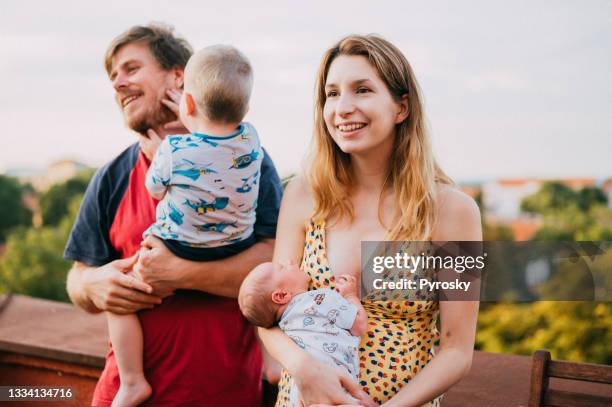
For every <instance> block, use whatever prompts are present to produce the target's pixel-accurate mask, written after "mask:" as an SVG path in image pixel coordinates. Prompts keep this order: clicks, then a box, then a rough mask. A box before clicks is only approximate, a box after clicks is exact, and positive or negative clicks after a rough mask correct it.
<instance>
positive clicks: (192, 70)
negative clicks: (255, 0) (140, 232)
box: [108, 46, 263, 407]
mask: <svg viewBox="0 0 612 407" xmlns="http://www.w3.org/2000/svg"><path fill="white" fill-rule="evenodd" d="M252 85H253V74H252V69H251V65H250V64H249V61H248V60H247V59H246V57H245V56H244V55H243V54H242V53H240V52H239V51H238V50H237V49H235V48H233V47H230V46H213V47H208V48H205V49H203V50H201V51H199V52H197V53H196V54H194V55H193V56H192V57H191V58H190V59H189V62H188V63H187V66H186V67H185V84H184V91H183V94H182V96H181V101H180V119H181V122H182V123H183V125H184V126H185V127H186V128H187V129H188V130H189V131H190V134H186V135H174V136H172V135H171V136H168V137H166V138H165V139H164V140H163V142H162V143H161V144H160V146H159V148H158V150H157V153H156V155H155V158H154V160H153V162H152V163H151V166H150V168H149V171H148V173H147V177H146V187H147V189H148V190H149V193H150V194H151V196H152V197H154V198H156V199H158V200H161V202H159V204H158V205H157V209H156V221H155V223H154V224H153V225H151V227H149V229H147V230H146V231H145V233H144V237H146V236H148V235H150V234H152V235H155V236H157V237H159V238H160V239H162V241H163V242H164V244H165V245H166V246H167V247H168V249H169V250H170V251H172V252H173V253H174V254H175V255H176V256H178V257H181V258H185V259H189V260H195V261H209V260H216V259H220V258H223V257H227V256H230V255H233V254H237V253H239V252H241V251H243V250H244V249H246V248H248V247H249V246H251V245H253V244H254V243H255V237H254V235H253V227H254V223H255V209H256V206H257V194H258V190H259V187H258V185H257V183H258V180H259V173H260V167H261V161H262V159H263V150H262V149H261V147H260V143H259V138H258V136H257V132H256V131H255V129H254V128H253V126H251V125H250V124H248V123H243V122H242V120H243V118H244V116H245V115H246V112H247V110H248V103H249V98H250V95H251V89H252ZM108 323H109V334H110V338H111V343H112V345H113V351H114V353H115V358H116V360H117V367H118V370H119V377H120V380H121V385H120V388H119V391H118V393H117V395H116V396H115V399H114V400H113V404H112V405H113V406H114V407H117V406H135V405H138V404H140V403H142V402H144V401H145V400H146V399H147V398H148V397H149V396H150V395H151V391H152V389H151V387H150V386H149V384H148V383H147V381H146V379H145V376H144V372H143V362H142V355H143V349H142V347H143V340H142V329H141V327H140V324H139V321H138V317H137V316H136V315H134V314H132V315H122V316H119V315H114V314H108Z"/></svg>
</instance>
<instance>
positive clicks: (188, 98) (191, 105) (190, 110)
mask: <svg viewBox="0 0 612 407" xmlns="http://www.w3.org/2000/svg"><path fill="white" fill-rule="evenodd" d="M183 97H184V98H185V109H186V113H187V115H188V116H191V115H193V114H194V113H195V100H193V95H192V94H191V93H189V92H183Z"/></svg>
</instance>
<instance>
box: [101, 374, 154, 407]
mask: <svg viewBox="0 0 612 407" xmlns="http://www.w3.org/2000/svg"><path fill="white" fill-rule="evenodd" d="M152 391H153V389H151V386H150V385H149V383H147V381H146V380H145V378H144V377H142V378H141V379H138V380H129V381H128V380H125V381H124V380H121V387H119V391H118V392H117V395H116V396H115V399H114V400H113V404H112V405H111V407H136V406H138V405H139V404H142V403H144V401H145V400H146V399H148V398H149V397H151V392H152Z"/></svg>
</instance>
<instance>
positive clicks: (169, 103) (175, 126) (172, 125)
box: [162, 89, 189, 134]
mask: <svg viewBox="0 0 612 407" xmlns="http://www.w3.org/2000/svg"><path fill="white" fill-rule="evenodd" d="M182 93H183V92H182V91H179V90H176V89H168V90H166V95H167V96H168V99H162V103H163V104H164V106H166V107H167V108H168V109H170V110H171V111H172V113H174V114H175V115H176V120H174V121H172V122H168V123H166V124H164V130H166V131H167V132H168V134H188V133H189V130H187V129H186V128H185V126H184V125H183V123H182V122H181V116H180V113H179V110H180V109H179V104H180V102H181V94H182Z"/></svg>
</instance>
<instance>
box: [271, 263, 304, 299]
mask: <svg viewBox="0 0 612 407" xmlns="http://www.w3.org/2000/svg"><path fill="white" fill-rule="evenodd" d="M271 267H273V268H274V275H275V283H276V287H277V288H280V289H284V290H287V291H289V292H291V293H295V292H296V291H298V292H299V291H305V290H308V283H309V282H310V278H308V275H307V274H306V273H304V272H302V270H300V268H299V267H298V266H297V264H294V263H289V264H281V263H272V264H271Z"/></svg>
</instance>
